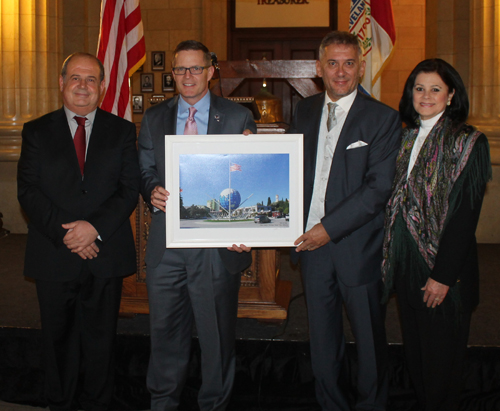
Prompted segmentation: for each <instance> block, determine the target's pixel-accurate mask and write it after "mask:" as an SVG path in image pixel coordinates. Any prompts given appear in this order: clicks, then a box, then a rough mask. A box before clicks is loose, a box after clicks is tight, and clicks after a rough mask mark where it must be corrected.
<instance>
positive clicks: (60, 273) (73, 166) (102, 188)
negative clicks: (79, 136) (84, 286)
mask: <svg viewBox="0 0 500 411" xmlns="http://www.w3.org/2000/svg"><path fill="white" fill-rule="evenodd" d="M22 137H23V143H22V150H21V157H20V159H19V163H18V178H17V180H18V198H19V202H20V203H21V206H22V208H23V209H24V211H25V212H26V214H27V216H28V218H29V224H28V242H27V246H26V259H25V267H24V274H25V275H26V276H28V277H33V278H37V279H43V280H51V281H69V280H72V279H75V278H76V277H77V276H78V275H79V274H80V271H81V265H82V263H83V261H84V260H82V259H81V258H80V257H79V256H78V255H77V254H74V253H71V252H70V250H69V249H68V248H67V247H66V246H65V245H64V244H63V237H64V236H65V234H66V232H67V230H65V229H63V228H62V226H61V224H63V223H69V222H72V221H76V220H87V221H88V222H90V223H91V224H92V225H93V226H94V227H95V228H96V230H97V231H98V233H99V235H100V237H101V239H102V241H99V240H97V241H96V243H97V245H98V247H99V249H100V251H99V254H98V256H97V258H94V259H91V260H86V261H88V264H89V268H90V270H91V272H92V273H93V274H94V275H95V276H97V277H119V276H124V275H128V274H132V273H134V272H135V270H136V259H135V245H134V239H133V236H132V230H131V227H130V222H129V216H130V214H131V213H132V211H133V210H134V207H135V206H136V204H137V198H138V195H139V182H140V171H139V164H138V159H137V150H136V133H135V127H134V125H133V124H132V123H130V122H129V121H126V120H123V119H121V118H119V117H117V116H115V115H113V114H110V113H108V112H105V111H103V110H101V109H99V108H98V109H97V112H96V116H95V120H94V125H93V128H92V134H91V136H90V140H89V144H88V149H87V159H86V163H85V176H84V178H83V179H82V176H81V174H80V168H79V165H78V159H77V157H76V151H75V147H74V144H73V139H72V137H71V132H70V128H69V125H68V121H67V118H66V114H65V112H64V109H63V108H61V109H59V110H56V111H54V112H52V113H49V114H46V115H44V116H43V117H40V118H38V119H36V120H33V121H30V122H29V123H26V124H25V125H24V128H23V132H22Z"/></svg>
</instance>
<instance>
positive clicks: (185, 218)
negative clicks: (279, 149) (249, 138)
mask: <svg viewBox="0 0 500 411" xmlns="http://www.w3.org/2000/svg"><path fill="white" fill-rule="evenodd" d="M179 189H180V193H179V199H180V228H186V229H188V228H189V229H193V228H251V227H255V228H263V227H271V228H277V227H288V226H289V190H290V180H289V155H288V154H184V155H181V156H179Z"/></svg>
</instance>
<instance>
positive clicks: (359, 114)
mask: <svg viewBox="0 0 500 411" xmlns="http://www.w3.org/2000/svg"><path fill="white" fill-rule="evenodd" d="M319 56H320V59H319V61H317V63H316V70H317V73H318V75H319V76H321V77H322V78H323V82H324V84H325V88H326V93H321V94H318V95H315V96H312V97H309V98H306V99H304V100H302V101H301V102H299V103H298V104H297V107H296V111H295V116H294V121H293V126H292V130H293V132H295V133H303V134H304V221H305V222H306V228H305V233H304V234H303V235H302V236H300V237H299V238H298V239H297V241H296V243H295V244H296V245H297V248H296V250H295V251H296V252H293V253H292V257H294V260H295V261H297V260H298V259H299V256H300V260H301V267H302V274H303V277H304V288H305V293H306V298H307V308H308V317H309V331H310V338H311V358H312V366H313V371H314V375H315V378H316V395H317V398H318V401H319V403H320V405H321V407H322V409H323V410H342V411H343V410H350V409H351V408H350V406H349V404H348V401H347V398H346V396H345V394H344V393H343V392H342V390H341V389H340V387H339V377H340V371H341V368H342V363H343V357H344V335H343V326H342V303H344V305H345V307H346V310H347V314H348V317H349V320H350V323H351V328H352V331H353V334H354V337H355V339H356V347H357V352H358V381H357V388H358V398H357V400H356V409H357V410H385V406H386V401H387V389H388V384H387V375H386V361H387V345H386V337H385V327H384V317H385V312H384V310H383V307H382V306H381V304H380V299H381V287H382V280H381V270H380V265H381V262H382V240H383V223H384V208H385V205H386V202H387V200H388V199H389V195H390V193H391V186H392V180H393V177H394V173H395V162H396V155H397V152H398V149H399V143H400V133H401V123H400V121H399V116H398V113H397V112H396V111H394V110H392V109H391V108H389V107H387V106H385V105H384V104H382V103H380V102H378V101H376V100H374V99H372V98H371V97H368V96H366V95H364V94H363V93H361V92H360V91H358V90H357V88H358V83H359V78H360V77H362V76H363V74H364V70H365V62H364V61H362V50H361V47H360V46H359V44H358V41H357V38H356V36H354V35H351V34H349V33H346V32H332V33H330V34H328V35H327V36H326V37H325V38H324V39H323V41H322V43H321V46H320V49H319Z"/></svg>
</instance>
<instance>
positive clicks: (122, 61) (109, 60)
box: [97, 0, 146, 120]
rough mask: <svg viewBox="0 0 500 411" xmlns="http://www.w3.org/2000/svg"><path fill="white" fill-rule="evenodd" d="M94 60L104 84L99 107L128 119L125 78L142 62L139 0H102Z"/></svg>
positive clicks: (143, 44)
mask: <svg viewBox="0 0 500 411" xmlns="http://www.w3.org/2000/svg"><path fill="white" fill-rule="evenodd" d="M97 57H98V58H99V59H100V60H101V61H102V63H103V65H104V70H105V75H106V84H107V88H106V94H105V96H104V98H103V100H102V103H101V108H102V109H103V110H106V111H109V112H111V113H113V114H116V115H118V116H120V117H124V118H127V119H128V120H131V119H132V112H131V109H130V89H129V77H130V76H132V74H133V73H134V72H135V71H136V70H137V69H138V68H139V67H140V66H141V65H142V64H143V63H144V61H145V60H146V45H145V42H144V29H143V26H142V19H141V10H140V5H139V0H102V5H101V30H100V34H99V46H98V51H97Z"/></svg>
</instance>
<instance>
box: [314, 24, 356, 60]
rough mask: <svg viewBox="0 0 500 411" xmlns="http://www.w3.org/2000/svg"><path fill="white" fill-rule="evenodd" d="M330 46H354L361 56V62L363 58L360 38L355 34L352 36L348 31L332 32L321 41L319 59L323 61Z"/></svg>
mask: <svg viewBox="0 0 500 411" xmlns="http://www.w3.org/2000/svg"><path fill="white" fill-rule="evenodd" d="M330 44H343V45H345V46H352V47H354V48H355V49H357V50H358V55H359V56H360V60H361V59H362V56H363V47H362V46H361V44H360V42H359V40H358V37H357V36H356V35H355V34H351V33H349V32H347V31H338V30H336V31H332V32H330V33H328V34H327V35H326V36H325V37H323V40H321V44H320V45H319V59H320V60H321V59H322V58H323V56H324V55H325V49H326V47H328V46H329V45H330Z"/></svg>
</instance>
